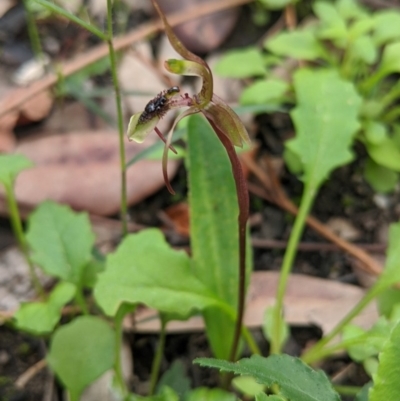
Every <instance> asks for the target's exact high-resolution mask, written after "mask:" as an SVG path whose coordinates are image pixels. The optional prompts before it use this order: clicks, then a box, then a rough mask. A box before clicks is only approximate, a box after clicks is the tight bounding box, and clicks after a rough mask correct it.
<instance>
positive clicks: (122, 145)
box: [107, 0, 128, 236]
mask: <svg viewBox="0 0 400 401" xmlns="http://www.w3.org/2000/svg"><path fill="white" fill-rule="evenodd" d="M107 43H108V52H109V57H110V64H111V75H112V80H113V85H114V91H115V103H116V106H117V118H118V134H119V158H120V168H121V221H122V234H123V235H124V236H125V235H126V234H127V233H128V205H127V194H126V161H125V143H124V119H123V115H122V104H121V90H120V87H119V81H118V75H117V61H116V57H115V50H114V45H113V25H112V0H107Z"/></svg>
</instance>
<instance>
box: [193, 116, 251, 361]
mask: <svg viewBox="0 0 400 401" xmlns="http://www.w3.org/2000/svg"><path fill="white" fill-rule="evenodd" d="M187 166H188V171H189V204H190V228H191V249H192V255H193V256H192V261H193V263H192V271H193V273H194V274H195V275H196V276H197V277H198V279H199V280H201V281H202V283H203V284H204V285H205V286H206V287H207V289H208V290H209V291H211V292H212V293H214V294H215V296H217V297H218V298H219V299H220V300H222V301H223V302H225V303H227V304H228V305H230V306H231V307H232V308H235V310H236V302H237V288H238V219H237V216H238V205H237V197H236V190H235V184H234V180H233V177H232V168H231V164H230V162H229V160H228V156H227V154H226V152H225V149H224V148H223V146H222V145H221V143H220V142H219V140H218V138H217V136H216V134H215V133H214V132H213V130H212V129H211V127H210V126H209V124H208V123H207V122H206V121H205V120H204V118H202V117H201V116H199V115H194V116H192V117H191V118H190V120H189V124H188V151H187ZM249 254H250V252H248V256H249V258H248V266H250V255H249ZM203 315H204V317H205V322H206V330H207V336H208V338H209V341H210V345H211V348H212V350H213V352H214V354H215V355H216V356H217V357H220V358H227V357H228V355H229V351H230V347H231V342H232V333H233V327H234V321H233V320H232V318H231V317H229V316H227V314H226V313H224V312H222V311H220V310H216V309H212V310H210V309H208V310H206V311H205V312H204V313H203Z"/></svg>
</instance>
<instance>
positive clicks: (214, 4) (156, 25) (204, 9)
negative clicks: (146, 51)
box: [0, 0, 252, 117]
mask: <svg viewBox="0 0 400 401" xmlns="http://www.w3.org/2000/svg"><path fill="white" fill-rule="evenodd" d="M251 1H252V0H219V1H209V2H207V3H202V4H201V5H199V6H197V7H193V8H192V9H189V10H186V9H185V10H183V11H179V12H176V13H173V14H171V15H168V16H167V17H168V21H169V23H170V25H171V26H176V25H179V24H181V23H183V22H187V21H190V20H192V19H194V18H198V17H201V16H203V15H207V14H211V13H214V12H217V11H221V10H224V9H227V8H231V7H236V6H239V5H243V4H246V3H250V2H251ZM162 28H163V27H162V23H161V21H160V20H157V21H152V22H148V23H145V24H143V25H141V26H140V27H138V28H136V29H134V30H133V31H132V32H130V33H128V34H126V35H124V36H122V37H119V38H116V39H114V41H113V43H114V49H115V50H116V51H119V50H122V49H125V48H127V47H128V46H130V45H131V44H132V43H135V42H137V41H139V40H141V39H143V38H145V37H147V36H149V35H152V34H154V33H155V32H157V31H159V30H161V29H162ZM107 55H108V45H107V44H100V45H98V46H96V47H94V48H93V49H91V50H88V51H87V52H85V53H84V54H81V55H80V56H78V57H77V58H76V59H74V60H72V61H69V62H66V63H63V64H61V65H60V66H59V68H58V69H57V70H58V73H57V74H56V73H50V74H48V75H47V76H45V77H44V78H42V79H41V80H39V81H36V82H35V83H33V84H32V85H31V86H29V87H28V88H23V90H21V88H17V89H16V91H18V92H21V95H20V96H16V97H15V98H14V99H12V98H10V100H9V102H7V104H4V105H2V108H1V109H0V117H2V116H3V115H5V114H7V113H9V112H11V111H12V110H14V109H16V108H18V107H19V106H21V105H22V104H23V103H25V102H26V101H28V100H29V99H32V98H33V97H35V96H36V95H37V94H39V93H40V92H42V91H44V90H46V89H49V88H51V87H52V86H53V85H55V84H56V83H57V81H58V76H59V75H62V76H64V77H67V76H69V75H72V74H74V73H75V72H78V71H80V70H81V69H82V68H84V67H86V66H88V65H90V64H92V63H94V62H96V61H98V60H100V59H102V58H104V57H106V56H107Z"/></svg>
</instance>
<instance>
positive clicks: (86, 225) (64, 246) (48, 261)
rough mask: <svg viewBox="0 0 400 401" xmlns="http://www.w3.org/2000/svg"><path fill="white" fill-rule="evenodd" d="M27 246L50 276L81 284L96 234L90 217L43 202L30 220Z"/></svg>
mask: <svg viewBox="0 0 400 401" xmlns="http://www.w3.org/2000/svg"><path fill="white" fill-rule="evenodd" d="M26 238H27V240H28V243H29V245H30V247H31V249H32V251H33V253H32V259H33V260H34V261H35V262H36V263H37V264H38V265H39V266H40V267H41V268H42V269H43V270H44V271H45V272H46V273H47V274H49V275H52V276H55V277H59V278H61V279H63V280H66V281H69V282H71V283H74V284H80V283H81V279H82V274H83V270H84V268H85V266H86V264H87V263H88V262H89V261H90V260H91V252H92V247H93V245H94V234H93V231H92V229H91V225H90V221H89V217H88V215H87V213H76V212H74V211H72V210H71V209H70V208H69V207H68V206H64V205H59V204H57V203H55V202H50V201H47V202H43V203H42V204H41V205H40V206H39V207H38V208H37V209H36V210H35V211H34V212H33V213H32V214H31V215H30V216H29V223H28V233H27V235H26Z"/></svg>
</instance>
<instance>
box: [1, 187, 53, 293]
mask: <svg viewBox="0 0 400 401" xmlns="http://www.w3.org/2000/svg"><path fill="white" fill-rule="evenodd" d="M4 187H5V190H6V199H7V206H8V211H9V212H10V219H11V226H12V229H13V232H14V235H15V237H16V239H17V241H18V244H19V247H20V249H21V251H22V253H23V255H24V257H25V260H26V262H27V264H28V266H29V273H30V276H31V280H32V284H33V286H34V288H35V291H36V293H37V294H38V295H39V296H40V297H41V298H43V299H44V298H45V292H44V289H43V287H42V284H41V283H40V281H39V278H38V277H37V275H36V272H35V267H34V265H33V262H32V260H31V258H30V256H29V250H28V244H27V241H26V237H25V233H24V230H23V228H22V223H21V216H20V214H19V210H18V205H17V201H16V199H15V194H14V190H13V187H12V185H6V184H5V185H4Z"/></svg>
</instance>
